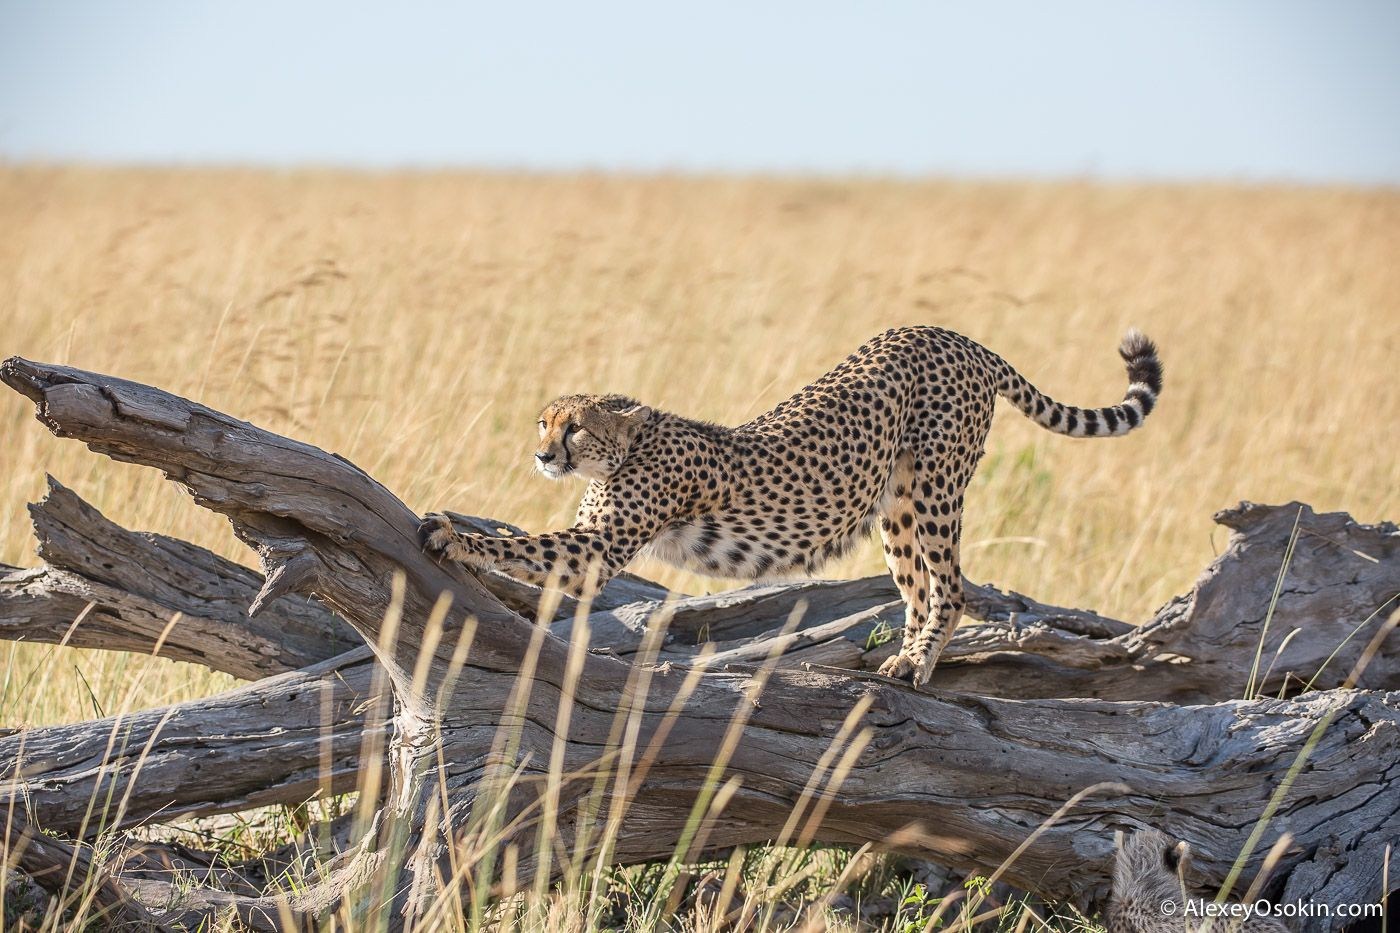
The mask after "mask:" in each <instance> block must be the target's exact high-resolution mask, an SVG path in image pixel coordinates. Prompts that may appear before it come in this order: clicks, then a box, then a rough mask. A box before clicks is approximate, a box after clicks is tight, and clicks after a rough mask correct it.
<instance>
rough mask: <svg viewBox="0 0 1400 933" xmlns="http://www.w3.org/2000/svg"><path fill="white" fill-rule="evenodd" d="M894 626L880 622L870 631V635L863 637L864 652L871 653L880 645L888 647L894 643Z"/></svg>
mask: <svg viewBox="0 0 1400 933" xmlns="http://www.w3.org/2000/svg"><path fill="white" fill-rule="evenodd" d="M894 636H895V631H894V626H892V625H890V624H889V623H888V622H881V623H879V624H878V625H876V626H875V627H874V628H873V629H871V630H870V634H869V635H867V636H866V637H865V650H866V651H873V650H874V649H876V648H878V647H880V646H881V645H888V644H889V643H890V642H892V641H894Z"/></svg>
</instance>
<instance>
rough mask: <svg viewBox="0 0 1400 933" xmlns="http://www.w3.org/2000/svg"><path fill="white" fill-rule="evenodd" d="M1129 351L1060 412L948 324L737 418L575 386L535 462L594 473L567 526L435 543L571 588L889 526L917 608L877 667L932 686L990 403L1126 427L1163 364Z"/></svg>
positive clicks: (821, 550)
mask: <svg viewBox="0 0 1400 933" xmlns="http://www.w3.org/2000/svg"><path fill="white" fill-rule="evenodd" d="M1119 353H1120V354H1121V355H1122V357H1123V359H1124V360H1125V361H1126V363H1127V367H1128V381H1129V386H1128V391H1127V394H1126V395H1125V396H1124V399H1123V402H1122V403H1121V404H1119V405H1113V406H1109V407H1107V408H1074V407H1071V406H1068V405H1063V404H1061V403H1059V402H1057V401H1055V400H1054V399H1051V398H1050V397H1048V396H1047V395H1045V394H1044V393H1042V392H1040V391H1039V390H1037V389H1036V388H1035V387H1034V386H1032V385H1031V384H1030V383H1029V382H1027V381H1026V380H1025V379H1024V378H1023V377H1022V376H1021V375H1020V374H1019V373H1018V372H1016V370H1015V369H1013V368H1012V367H1011V365H1010V364H1009V363H1007V362H1006V361H1005V360H1003V359H1002V358H1001V357H999V356H997V355H996V354H995V353H993V352H991V351H990V350H988V349H986V348H985V347H983V346H981V345H979V344H977V343H975V342H973V341H972V340H969V339H968V338H966V337H963V336H962V335H960V334H955V333H953V332H951V331H947V330H943V329H942V328H938V327H905V328H899V329H896V330H889V331H886V332H885V333H883V334H881V335H880V336H878V337H875V338H874V339H873V340H870V341H868V342H867V343H865V344H864V345H863V346H861V347H860V349H858V350H856V352H855V353H853V354H851V355H850V356H849V357H847V358H846V359H845V360H844V361H843V362H842V363H841V364H840V365H838V366H837V367H836V368H835V369H833V370H832V371H831V372H829V373H827V374H826V375H825V376H822V377H821V378H820V379H818V380H817V381H816V382H814V383H812V384H811V385H809V386H807V387H806V388H805V389H803V390H802V391H800V392H798V393H797V394H796V395H794V396H792V397H791V398H789V399H788V400H787V401H785V402H783V403H781V404H780V405H778V406H777V407H776V408H774V409H773V410H771V411H769V412H767V413H765V414H762V415H759V416H758V417H757V418H755V419H754V420H752V421H750V422H749V423H748V424H745V425H741V426H739V427H737V428H729V427H723V426H721V425H716V424H709V423H707V422H703V421H696V420H693V419H690V418H684V417H681V416H680V415H673V414H669V413H667V412H661V411H656V410H653V409H651V408H648V407H646V406H645V405H641V404H638V403H637V402H636V401H634V400H633V399H630V398H625V397H623V396H618V395H567V396H564V397H563V398H560V399H557V400H555V401H554V402H551V403H550V404H549V405H548V406H547V407H546V408H545V409H544V411H543V412H542V413H541V415H540V421H539V431H540V445H539V449H538V451H537V452H536V454H535V462H536V466H537V468H538V469H539V471H540V472H541V473H543V474H544V475H545V476H548V477H550V478H551V479H559V478H561V477H564V476H579V477H582V478H583V479H586V480H588V481H589V483H588V488H587V490H586V491H585V493H584V496H583V501H582V503H581V504H580V505H579V510H578V517H577V519H576V520H575V522H574V526H573V527H572V528H570V529H568V530H566V531H557V532H551V533H549V534H542V535H532V536H529V537H518V538H494V537H488V536H484V535H476V534H461V533H458V532H456V531H454V530H453V529H452V527H451V523H450V522H449V521H448V519H447V518H446V517H445V516H442V515H437V514H434V515H430V516H428V517H427V518H426V519H425V520H424V523H423V528H422V533H423V537H424V544H425V547H427V548H428V549H429V550H431V551H434V552H438V553H441V554H442V555H444V556H445V557H447V558H448V559H450V560H455V561H460V562H462V563H464V564H467V565H469V566H472V567H475V568H478V569H485V568H489V567H496V568H499V569H501V570H503V571H505V572H506V573H507V574H510V575H512V576H515V577H519V578H521V579H524V580H526V581H528V582H530V583H535V584H538V585H548V584H553V585H556V586H558V587H560V588H561V589H563V590H564V591H566V592H569V593H572V594H575V595H578V594H581V593H582V592H583V591H584V590H586V589H588V588H589V587H590V586H601V585H602V584H603V583H605V582H606V581H607V580H608V579H609V578H610V577H612V576H613V575H614V574H616V573H617V572H618V571H620V570H621V569H622V568H623V567H624V566H625V565H626V564H627V562H628V561H630V560H631V559H632V558H633V557H635V556H636V555H637V554H638V553H639V552H641V551H643V550H646V551H647V552H648V553H650V554H651V555H652V556H654V557H657V558H659V559H661V560H663V561H665V562H667V563H670V564H673V565H675V566H678V567H682V568H685V569H687V570H691V571H694V572H697V573H701V574H707V575H711V576H724V577H736V578H741V579H751V580H752V579H762V578H767V577H777V576H785V575H792V574H801V573H809V574H810V573H814V572H815V571H816V570H818V569H819V568H820V567H821V566H822V565H823V564H824V563H826V562H827V561H828V560H831V559H832V558H834V557H837V556H839V555H840V554H842V553H844V552H845V551H846V550H847V549H848V548H849V547H850V546H851V545H852V544H853V543H854V542H855V541H857V540H858V539H859V538H860V537H861V536H862V535H865V534H867V533H868V532H869V530H870V527H871V526H872V525H873V524H875V522H876V520H877V519H878V520H879V524H880V534H881V537H882V538H883V539H884V548H885V561H886V563H887V564H888V565H889V568H890V573H891V574H892V575H893V576H894V580H895V583H896V584H897V585H898V587H899V592H900V594H901V595H902V596H903V598H904V603H905V606H906V614H905V627H904V640H903V645H902V647H901V648H900V651H899V654H897V655H895V656H894V657H892V658H890V659H889V660H888V661H887V662H886V663H885V665H884V666H883V667H882V668H881V669H880V672H881V673H882V674H886V675H888V676H891V677H898V678H904V679H909V680H912V681H913V682H914V683H916V684H923V683H926V682H927V681H928V679H929V675H930V674H931V672H932V670H933V665H934V663H935V662H936V661H937V659H938V655H939V654H940V653H941V652H942V650H943V647H944V646H945V645H946V644H947V642H948V639H949V638H950V637H951V636H952V634H953V629H954V628H955V627H956V625H957V623H958V620H959V619H960V618H961V617H962V612H963V591H962V572H961V568H960V566H959V558H958V540H959V536H960V533H961V530H962V507H963V491H964V489H966V487H967V483H968V480H969V479H971V478H972V473H973V470H974V469H975V468H976V466H977V462H978V460H979V459H981V456H982V450H983V444H984V442H985V440H986V437H987V431H988V429H989V428H990V426H991V423H992V407H993V402H994V399H995V396H997V395H1000V396H1002V397H1003V398H1006V399H1009V400H1010V401H1011V402H1012V403H1013V404H1015V405H1016V407H1018V408H1019V409H1020V410H1021V411H1022V412H1024V413H1025V414H1026V415H1027V416H1028V417H1029V418H1031V419H1032V420H1033V421H1035V422H1036V423H1037V424H1039V425H1040V426H1041V427H1044V428H1046V429H1048V430H1050V431H1054V432H1055V433H1057V434H1066V435H1069V436H1071V437H1110V436H1117V435H1122V434H1127V433H1128V432H1129V431H1131V430H1133V429H1134V428H1136V427H1138V426H1139V425H1141V424H1142V422H1143V420H1144V419H1145V418H1146V417H1147V415H1148V414H1149V413H1150V412H1151V411H1152V408H1153V405H1154V404H1155V403H1156V400H1157V395H1158V393H1159V392H1160V391H1161V388H1162V367H1161V364H1160V363H1159V362H1158V359H1157V350H1156V348H1155V347H1154V346H1153V344H1152V342H1151V341H1150V340H1148V339H1147V338H1146V337H1145V336H1143V335H1142V334H1141V333H1138V332H1137V331H1129V332H1128V334H1127V336H1125V337H1124V338H1123V342H1122V345H1121V346H1120V347H1119ZM590 580H591V583H590Z"/></svg>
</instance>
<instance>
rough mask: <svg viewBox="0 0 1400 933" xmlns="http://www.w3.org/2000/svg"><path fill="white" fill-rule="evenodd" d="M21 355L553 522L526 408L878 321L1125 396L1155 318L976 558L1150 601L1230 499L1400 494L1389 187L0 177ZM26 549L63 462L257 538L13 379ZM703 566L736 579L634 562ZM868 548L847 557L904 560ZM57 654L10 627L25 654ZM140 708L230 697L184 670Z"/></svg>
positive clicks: (858, 338) (1009, 574) (1014, 495)
mask: <svg viewBox="0 0 1400 933" xmlns="http://www.w3.org/2000/svg"><path fill="white" fill-rule="evenodd" d="M0 230H3V231H4V233H3V234H0V353H2V354H4V355H9V354H12V353H17V354H21V355H25V356H29V357H33V358H39V359H44V360H55V361H61V362H66V363H71V364H74V365H78V366H82V367H85V368H90V369H95V370H98V371H103V372H108V373H113V374H120V375H122V376H125V377H128V378H132V379H138V380H142V381H146V382H150V383H154V384H156V385H160V386H163V387H165V388H168V389H171V390H173V391H175V392H178V393H181V394H184V395H188V396H191V397H194V398H196V399H199V400H201V401H204V402H206V403H208V404H210V405H212V406H214V407H217V408H220V409H223V410H225V411H228V412H231V413H234V414H237V415H239V416H241V417H244V418H247V419H249V420H252V421H256V422H258V423H260V424H263V425H266V426H268V427H270V428H273V429H275V430H278V431H282V432H285V433H289V434H292V435H294V436H297V437H299V438H303V439H305V440H308V441H310V442H312V443H315V444H318V445H320V446H322V447H325V448H327V449H331V450H335V451H338V452H340V453H343V454H345V455H346V456H348V457H350V458H351V459H352V460H354V461H356V462H357V463H359V464H360V465H361V466H363V467H364V468H366V469H367V470H369V471H370V472H371V473H372V474H374V475H375V476H376V477H378V478H379V479H381V480H383V481H384V482H385V483H387V484H388V485H389V486H390V488H392V489H394V490H395V491H397V492H398V493H399V494H400V495H401V496H402V497H403V498H404V499H405V501H407V502H408V504H409V505H410V506H411V507H413V508H415V509H418V510H420V511H426V510H429V509H435V508H441V507H450V508H453V509H456V510H459V511H466V512H476V513H481V514H488V515H492V516H496V517H499V518H503V519H508V520H510V521H513V522H515V523H517V524H520V525H523V526H525V527H527V528H531V529H543V528H546V527H551V526H561V525H564V524H566V523H567V522H568V521H569V520H570V518H571V516H572V510H573V508H574V506H575V503H576V501H577V497H578V494H579V489H578V488H577V487H575V486H573V485H570V484H549V483H547V482H546V481H544V480H542V479H540V478H539V477H537V476H536V475H535V474H533V473H532V471H531V469H530V464H529V455H530V450H531V446H532V444H533V443H534V430H533V422H534V416H535V413H536V411H537V410H538V408H539V407H540V406H541V405H542V404H543V403H544V402H546V401H548V400H549V399H550V398H552V397H553V396H555V395H558V394H561V393H564V392H570V391H604V390H606V391H616V392H624V393H628V394H632V395H635V396H637V397H639V398H642V399H644V400H646V401H647V402H649V403H651V404H653V405H657V406H661V407H664V408H667V409H671V410H675V411H679V412H683V413H686V414H689V415H694V416H698V417H703V418H709V419H713V420H716V421H722V422H729V423H738V422H741V421H744V420H746V419H748V418H749V417H751V416H753V415H754V414H757V413H758V412H760V411H762V410H764V409H765V408H767V407H769V406H770V405H772V404H774V403H775V402H777V401H779V400H780V399H782V398H784V397H785V396H786V395H787V394H789V393H791V392H792V391H795V390H796V389H797V388H799V387H801V386H802V385H803V384H805V383H806V382H807V381H809V380H811V379H812V378H814V377H815V376H817V375H819V374H820V373H822V372H823V371H825V370H826V369H828V368H829V367H830V366H832V365H833V364H835V363H836V362H837V361H838V360H839V359H841V358H842V357H843V356H844V355H845V354H846V353H848V352H850V351H851V350H852V349H854V348H855V347H856V346H857V345H859V344H860V343H861V342H862V341H863V340H865V339H867V338H868V337H870V336H872V335H873V334H875V333H877V332H879V331H880V330H882V329H884V328H887V327H890V326H895V325H900V324H909V323H916V322H924V323H936V324H940V325H943V326H946V327H950V328H953V329H955V330H958V331H960V332H962V333H965V334H968V335H969V336H971V337H973V338H975V339H977V340H980V341H982V342H983V343H985V344H987V345H988V346H990V347H992V348H993V349H994V350H996V351H997V352H999V353H1001V354H1002V355H1003V356H1005V357H1006V358H1007V359H1008V360H1010V361H1011V362H1012V363H1013V364H1015V365H1016V366H1017V367H1019V368H1020V369H1021V371H1022V372H1024V373H1025V374H1026V375H1027V377H1028V378H1030V379H1031V380H1032V381H1033V382H1035V383H1036V384H1037V385H1039V386H1040V387H1041V388H1043V389H1045V390H1046V391H1048V392H1050V393H1051V394H1052V395H1054V396H1055V397H1056V398H1059V399H1062V400H1065V401H1069V402H1073V403H1077V404H1107V403H1110V402H1113V401H1116V400H1117V399H1118V398H1120V397H1121V395H1122V391H1123V388H1124V377H1123V372H1122V368H1121V366H1120V364H1119V361H1118V359H1117V357H1116V355H1115V354H1114V352H1113V351H1114V348H1115V346H1116V343H1117V340H1118V337H1119V336H1120V334H1121V333H1122V331H1123V330H1124V329H1125V328H1126V327H1128V326H1130V325H1136V326H1139V327H1141V328H1143V329H1144V330H1146V331H1147V332H1148V333H1149V334H1150V335H1151V336H1153V337H1154V338H1155V339H1156V340H1157V341H1158V343H1159V345H1160V347H1161V350H1162V355H1163V359H1164V361H1165V365H1166V371H1167V378H1166V391H1165V393H1164V395H1163V398H1162V403H1161V405H1160V407H1159V408H1158V410H1157V411H1156V412H1155V413H1154V414H1153V416H1152V418H1151V419H1150V420H1149V422H1148V423H1147V425H1146V426H1145V428H1144V429H1143V430H1141V431H1139V432H1137V433H1135V434H1133V435H1132V436H1130V437H1128V438H1126V439H1121V440H1112V441H1108V440H1104V441H1078V440H1070V439H1066V438H1062V437H1057V436H1053V435H1050V434H1048V433H1045V432H1043V431H1040V430H1039V429H1037V428H1036V427H1034V426H1033V425H1032V424H1030V423H1029V422H1028V421H1026V420H1025V419H1023V418H1022V417H1021V416H1020V415H1019V414H1018V413H1016V412H1015V411H1009V412H1003V413H1001V415H1000V416H999V417H998V421H997V424H996V426H995V427H994V429H993V432H992V435H991V438H990V441H989V445H988V450H987V456H986V458H985V460H984V461H983V464H982V467H981V469H980V471H979V472H978V475H977V477H976V479H975V480H974V485H973V488H972V490H971V491H970V493H969V496H968V504H967V530H966V542H965V555H966V556H965V562H966V571H967V573H968V575H969V576H970V577H971V578H973V579H975V580H979V581H991V582H994V583H996V584H998V585H1002V586H1008V587H1014V588H1016V589H1019V590H1022V591H1025V592H1027V593H1030V594H1033V595H1035V596H1036V597H1038V598H1041V599H1046V600H1054V601H1060V602H1065V603H1069V604H1078V605H1085V606H1093V607H1095V608H1098V609H1100V610H1102V611H1104V612H1108V613H1111V614H1117V615H1120V616H1123V617H1127V618H1141V617H1144V616H1145V615H1146V614H1147V613H1149V612H1150V611H1151V610H1152V609H1153V608H1154V607H1155V606H1156V605H1158V604H1160V603H1161V602H1162V601H1163V600H1164V599H1166V598H1167V597H1168V596H1170V595H1171V594H1173V593H1175V592H1178V591H1180V590H1181V589H1182V588H1183V587H1185V586H1187V585H1188V584H1189V582H1190V581H1191V580H1192V579H1193V577H1194V576H1195V574H1196V572H1197V571H1198V570H1199V568H1200V567H1201V565H1202V564H1203V563H1204V562H1205V561H1207V560H1208V559H1209V558H1210V556H1211V554H1212V551H1213V549H1214V548H1217V547H1218V546H1219V545H1220V543H1221V541H1222V540H1223V535H1222V533H1221V532H1220V531H1219V530H1217V529H1215V528H1213V526H1212V523H1211V521H1210V514H1211V512H1212V511H1213V510H1215V509H1218V508H1221V507H1224V506H1228V505H1231V504H1233V503H1234V502H1236V501H1237V500H1239V499H1242V498H1249V499H1254V500H1259V501H1274V500H1288V499H1295V498H1296V499H1301V500H1304V501H1307V502H1309V503H1311V504H1313V505H1314V506H1316V507H1318V508H1322V509H1347V510H1350V511H1351V512H1352V513H1353V514H1355V515H1356V516H1357V517H1358V518H1361V519H1366V520H1375V519H1380V518H1386V517H1389V518H1394V517H1395V516H1396V515H1397V513H1400V458H1397V457H1396V455H1395V441H1396V437H1397V434H1398V433H1400V389H1397V385H1396V379H1395V371H1396V370H1395V360H1396V358H1397V355H1400V192H1395V191H1350V190H1325V189H1304V190H1291V189H1280V188H1241V187H1223V186H1202V185H1196V186H1158V187H1132V186H1100V185H1092V184H1087V183H1064V184H986V183H978V184H974V183H958V182H927V183H916V182H902V181H900V182H896V181H868V180H867V181H855V180H853V181H817V180H784V179H766V178H755V179H724V178H673V177H650V178H622V177H606V176H569V177H550V176H531V175H472V174H449V173H443V174H426V173H425V174H380V175H365V174H351V173H339V172H330V171H304V172H287V173H271V172H254V171H232V170H230V171H156V170H146V171H142V170H105V169H77V168H63V169H47V168H30V167H12V168H9V169H5V170H3V171H0ZM0 437H3V449H4V451H5V458H4V463H5V469H4V470H3V472H0V490H3V500H0V505H3V508H0V560H3V561H7V562H9V563H12V564H26V563H29V562H31V561H32V560H33V557H32V538H31V534H30V529H29V526H28V521H27V516H26V514H25V511H24V504H25V503H26V502H27V501H30V500H32V499H34V498H36V497H37V496H39V495H41V494H42V489H43V474H44V473H45V472H46V471H47V472H50V473H53V474H54V475H56V476H57V477H59V478H60V479H61V480H62V481H63V482H65V483H68V484H70V485H72V486H74V487H75V488H76V489H77V490H78V491H79V492H80V493H81V494H83V495H84V496H86V497H88V498H89V499H91V500H92V501H93V502H94V503H96V504H97V505H98V506H99V507H100V508H102V509H103V510H104V511H105V512H106V513H107V514H108V515H110V516H111V517H112V518H114V519H115V520H116V521H119V522H121V523H123V524H125V525H127V526H128V527H135V528H143V529H152V530H158V531H162V532H166V533H170V534H174V535H177V536H180V537H185V538H188V539H190V540H193V541H196V542H198V543H200V544H204V545H206V546H209V547H212V548H213V549H215V550H217V551H219V552H220V553H223V554H226V555H228V556H231V557H234V558H236V559H241V560H247V559H248V554H247V552H246V550H245V549H243V548H242V547H241V545H239V544H238V543H237V542H236V541H235V540H234V539H233V537H232V535H230V534H229V533H228V531H227V527H226V525H225V524H224V523H223V522H222V521H221V520H220V519H218V518H217V517H214V516H211V515H210V514H208V513H207V512H204V511H203V510H201V509H199V508H196V507H194V506H192V505H191V504H190V503H189V502H188V501H186V500H185V499H184V497H183V495H182V494H181V493H180V492H179V491H178V490H176V489H175V488H173V487H172V486H171V485H170V484H168V483H165V482H163V481H162V480H161V479H160V478H159V477H158V476H157V475H155V474H154V473H153V472H151V471H149V470H142V469H138V468H134V467H129V466H122V465H117V464H113V463H110V462H108V461H107V460H105V459H104V458H102V457H98V456H95V455H93V454H91V453H89V452H87V451H86V450H85V449H83V448H82V447H81V446H79V445H76V444H73V443H71V442H66V441H60V440H56V439H54V438H52V437H50V436H49V435H48V434H47V433H46V432H45V431H44V430H43V429H42V428H41V427H40V426H39V425H38V424H36V423H35V422H34V421H33V418H32V408H31V406H30V405H29V403H28V402H27V401H25V400H24V399H22V398H20V397H18V396H14V395H10V394H8V393H7V394H5V395H0ZM640 569H641V570H642V571H643V572H644V573H648V572H649V573H652V574H653V575H656V576H659V577H661V578H662V579H664V580H665V581H667V582H670V583H672V584H675V585H677V586H679V587H682V588H686V589H691V590H698V589H705V588H711V589H712V588H716V587H722V586H727V585H731V584H729V583H728V582H725V581H709V580H697V579H693V578H687V577H685V576H684V575H681V574H679V573H675V572H669V571H666V570H664V569H660V568H653V567H646V566H643V567H642V568H640ZM881 569H882V562H881V561H880V558H879V554H878V550H877V549H876V548H875V547H874V546H873V545H872V546H867V547H866V548H864V549H862V550H860V551H859V552H857V553H856V554H855V555H853V556H852V557H851V558H849V559H848V560H847V561H846V562H844V563H842V564H841V565H839V566H835V567H833V568H830V571H829V572H830V573H832V574H833V575H850V574H859V573H878V572H880V571H881ZM41 654H43V651H37V650H36V649H30V648H22V649H20V650H19V651H18V653H16V654H14V655H11V656H7V660H8V663H9V664H10V665H11V671H10V679H11V682H12V683H15V682H22V681H23V677H22V676H19V677H17V676H16V675H17V673H18V672H22V671H23V670H25V669H28V668H31V667H32V665H33V664H34V663H35V660H36V658H37V657H38V656H39V655H41ZM145 663H147V662H142V661H138V660H133V659H130V658H125V657H122V656H117V655H104V654H97V653H88V654H85V653H81V652H76V651H73V652H64V653H63V654H62V656H61V663H59V664H57V665H56V666H55V669H54V670H53V671H52V679H51V681H50V689H49V690H48V691H46V695H45V696H17V695H14V694H13V691H12V692H11V694H10V695H7V696H5V697H4V698H3V707H0V714H3V720H4V722H5V724H6V725H15V724H16V723H17V721H19V720H23V721H26V722H56V721H61V720H71V719H77V718H82V717H84V716H88V715H91V714H92V712H93V709H94V707H95V706H96V707H110V706H111V704H112V703H114V702H115V701H116V699H117V698H118V697H119V696H120V694H121V692H122V688H123V683H124V681H125V679H126V678H127V677H129V676H130V674H131V673H132V671H134V670H135V669H136V668H138V667H141V666H143V665H144V664H145ZM146 683H147V685H148V686H147V687H146V695H145V696H144V697H142V698H141V699H142V700H143V701H144V702H146V703H150V704H154V703H161V702H168V701H172V700H177V699H182V698H185V697H188V696H191V695H195V694H200V693H205V692H208V691H210V690H212V689H214V688H215V687H216V686H217V685H218V684H219V683H220V681H219V680H218V678H216V677H213V676H211V675H209V674H207V673H205V672H203V671H198V670H193V669H185V668H178V667H176V666H173V665H160V670H159V672H158V673H157V675H156V676H152V677H149V678H147V680H146Z"/></svg>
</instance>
